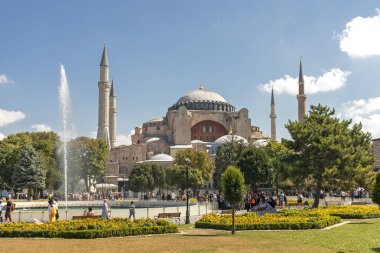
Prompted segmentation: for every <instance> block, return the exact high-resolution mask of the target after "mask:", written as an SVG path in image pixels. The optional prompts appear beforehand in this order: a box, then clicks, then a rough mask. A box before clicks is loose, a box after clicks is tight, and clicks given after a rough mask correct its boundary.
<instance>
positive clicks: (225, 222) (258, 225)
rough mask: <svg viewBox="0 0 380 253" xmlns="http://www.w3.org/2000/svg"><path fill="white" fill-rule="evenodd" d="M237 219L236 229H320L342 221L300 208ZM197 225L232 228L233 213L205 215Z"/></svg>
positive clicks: (243, 216)
mask: <svg viewBox="0 0 380 253" xmlns="http://www.w3.org/2000/svg"><path fill="white" fill-rule="evenodd" d="M235 219H236V230H281V229H282V230H284V229H320V228H324V227H327V226H330V225H333V224H336V223H339V222H340V218H339V217H335V216H330V215H328V214H325V213H313V212H308V211H298V210H294V211H293V210H284V211H280V212H277V213H272V214H265V215H263V216H256V214H255V213H246V214H243V215H236V216H235ZM195 227H196V228H212V229H220V230H230V229H231V227H232V221H231V215H224V216H219V215H215V214H210V215H205V216H203V217H202V218H201V219H200V220H199V221H198V222H196V223H195Z"/></svg>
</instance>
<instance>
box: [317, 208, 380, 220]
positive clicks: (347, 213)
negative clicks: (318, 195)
mask: <svg viewBox="0 0 380 253" xmlns="http://www.w3.org/2000/svg"><path fill="white" fill-rule="evenodd" d="M315 210H320V211H321V212H325V213H327V214H329V215H333V216H338V217H340V218H342V219H372V218H380V210H379V208H378V207H377V206H333V207H328V208H318V209H315Z"/></svg>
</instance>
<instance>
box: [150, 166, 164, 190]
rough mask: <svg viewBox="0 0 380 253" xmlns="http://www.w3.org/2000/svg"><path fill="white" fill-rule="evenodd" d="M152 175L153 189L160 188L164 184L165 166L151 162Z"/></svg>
mask: <svg viewBox="0 0 380 253" xmlns="http://www.w3.org/2000/svg"><path fill="white" fill-rule="evenodd" d="M151 168H152V176H153V181H154V183H153V187H154V189H159V190H162V189H164V187H165V186H166V171H165V168H164V167H162V166H161V165H159V164H156V163H152V164H151Z"/></svg>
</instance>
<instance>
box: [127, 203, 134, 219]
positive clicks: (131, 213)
mask: <svg viewBox="0 0 380 253" xmlns="http://www.w3.org/2000/svg"><path fill="white" fill-rule="evenodd" d="M135 209H136V207H135V205H134V204H133V201H132V202H131V205H130V206H129V219H130V218H131V217H132V216H133V219H136V217H135V212H136V210H135Z"/></svg>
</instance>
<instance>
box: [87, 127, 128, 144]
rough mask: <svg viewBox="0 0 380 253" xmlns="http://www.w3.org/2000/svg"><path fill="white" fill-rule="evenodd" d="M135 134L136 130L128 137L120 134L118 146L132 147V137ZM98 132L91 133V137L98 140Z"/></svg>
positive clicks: (117, 140)
mask: <svg viewBox="0 0 380 253" xmlns="http://www.w3.org/2000/svg"><path fill="white" fill-rule="evenodd" d="M133 134H135V130H134V129H133V130H131V131H130V132H129V134H128V135H124V134H119V135H116V146H121V145H131V144H132V139H131V136H132V135H133ZM96 135H97V131H91V132H90V133H89V137H90V138H93V139H96Z"/></svg>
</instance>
